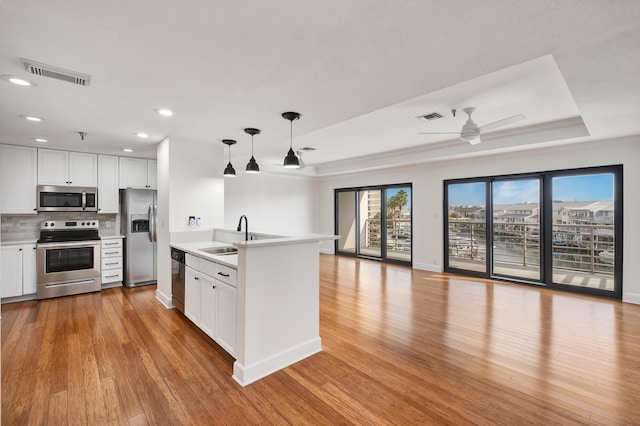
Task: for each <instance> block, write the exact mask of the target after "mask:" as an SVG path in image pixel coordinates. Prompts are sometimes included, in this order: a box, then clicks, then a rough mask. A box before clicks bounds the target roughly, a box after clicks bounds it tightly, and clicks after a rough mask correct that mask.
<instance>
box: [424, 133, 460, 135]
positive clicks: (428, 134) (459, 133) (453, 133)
mask: <svg viewBox="0 0 640 426" xmlns="http://www.w3.org/2000/svg"><path fill="white" fill-rule="evenodd" d="M418 134H419V135H459V134H460V132H420V133H418Z"/></svg>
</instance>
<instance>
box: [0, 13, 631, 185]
mask: <svg viewBox="0 0 640 426" xmlns="http://www.w3.org/2000/svg"><path fill="white" fill-rule="evenodd" d="M638 41H640V2H638V1H636V0H618V1H606V2H605V1H583V0H573V1H563V2H551V1H548V2H547V1H534V2H532V1H530V0H527V1H516V0H511V1H508V2H505V1H504V0H485V1H483V2H469V1H457V0H448V1H435V0H434V1H424V0H386V1H385V0H378V1H370V0H351V1H348V2H345V1H342V0H324V1H322V2H301V1H293V0H272V1H269V2H265V1H257V0H244V1H241V0H237V1H233V2H230V1H220V0H215V1H212V0H210V1H204V0H193V1H186V2H176V1H169V0H136V1H130V0H126V1H123V0H113V1H98V0H91V1H88V0H66V1H51V0H20V1H17V0H0V74H10V75H15V76H19V77H23V78H28V79H30V80H31V81H33V82H35V83H36V86H35V87H26V88H25V87H18V86H15V85H12V84H10V83H7V82H5V81H0V143H9V144H20V145H31V146H41V147H44V146H46V147H47V148H59V149H71V150H80V151H92V152H101V153H110V154H118V155H124V154H123V153H122V152H121V151H120V149H121V148H123V147H131V148H133V149H134V150H135V152H134V153H133V154H131V155H134V156H145V157H154V156H155V146H154V145H155V144H156V143H157V142H159V141H160V140H162V139H163V138H164V137H166V136H170V137H171V140H172V141H178V142H179V141H180V140H199V141H207V142H210V143H215V144H220V140H221V139H224V138H230V139H236V140H238V142H239V143H238V144H237V145H235V146H234V147H233V149H232V154H233V157H232V160H233V161H234V163H235V164H234V165H235V166H236V169H238V168H239V169H240V170H241V169H242V168H243V165H244V162H246V161H247V160H248V157H249V155H250V149H251V147H250V137H249V136H248V135H247V134H245V133H244V132H243V129H244V128H245V127H257V128H259V129H261V130H262V134H260V135H258V136H256V137H255V156H256V159H257V160H258V162H259V163H260V165H261V168H262V169H263V170H264V169H268V168H270V167H271V166H273V165H274V164H278V163H281V161H282V159H283V158H284V155H285V154H286V151H287V149H288V142H289V141H288V137H289V122H287V121H285V120H284V119H283V118H281V116H280V114H281V113H282V112H284V111H290V110H293V111H297V112H300V113H301V114H302V118H301V119H300V120H299V121H296V122H294V139H293V144H294V149H296V148H297V149H299V148H300V147H303V146H312V147H314V148H316V149H317V150H316V151H314V152H309V153H305V154H304V160H305V163H306V164H307V165H313V166H316V167H315V169H313V170H315V171H316V172H318V173H320V174H329V173H336V172H340V171H344V170H349V169H350V167H351V166H350V165H353V164H356V163H358V161H362V159H363V158H365V159H366V158H371V159H375V160H376V161H377V162H378V164H379V165H384V164H392V163H394V162H396V163H398V162H400V163H401V162H404V161H406V156H405V157H402V156H400V155H399V154H401V153H411V156H412V157H413V158H421V159H426V158H430V159H433V158H436V157H443V158H444V157H446V156H450V155H452V154H455V155H464V154H466V155H473V154H474V152H476V151H485V153H486V151H487V150H491V149H493V148H496V149H497V148H500V149H504V148H508V147H510V148H512V149H516V148H517V149H524V148H526V146H527V145H529V144H535V143H538V142H540V141H548V140H549V136H548V133H549V132H548V131H547V130H548V129H549V128H550V127H551V128H554V129H558V130H557V134H558V135H560V136H558V138H559V139H560V140H558V141H557V143H567V142H572V143H575V142H576V141H578V142H580V141H587V140H600V139H607V138H615V137H623V136H629V135H640V119H638V117H640V101H639V99H640V49H638V46H637V45H638ZM21 58H27V59H31V60H34V61H38V62H43V63H46V64H50V65H55V66H58V67H62V68H66V69H70V70H74V71H78V72H82V73H86V74H90V75H91V76H92V79H91V85H90V86H89V87H81V86H76V85H73V84H70V83H66V82H61V81H58V80H52V79H49V78H44V77H38V76H33V75H29V74H28V73H27V72H26V71H25V70H24V67H23V66H22V62H21ZM467 106H474V107H476V108H477V111H476V113H475V114H474V120H475V121H476V122H477V123H478V124H480V125H482V124H485V123H488V122H492V121H495V120H499V119H502V118H505V117H508V116H511V115H515V114H525V115H526V117H527V119H526V120H523V121H520V122H518V123H515V124H513V125H512V126H509V127H508V128H505V129H502V130H500V131H498V132H496V133H495V134H488V135H484V137H483V143H482V144H480V145H477V146H471V145H468V144H465V143H462V142H459V141H456V140H455V136H453V137H452V135H442V136H433V135H418V133H419V132H429V131H457V130H459V129H460V128H461V127H462V124H464V121H465V115H464V114H463V113H462V111H461V110H462V108H464V107H467ZM159 107H169V108H171V109H173V110H174V111H175V116H174V117H172V118H163V117H160V116H158V115H157V114H155V113H154V108H159ZM454 108H455V109H457V110H458V114H457V115H456V117H455V118H454V117H452V116H451V113H450V110H451V109H454ZM434 111H437V112H439V113H441V114H443V115H444V118H443V119H440V120H439V121H437V122H424V121H420V120H417V119H415V117H416V116H417V115H421V114H426V113H430V112H434ZM23 114H28V115H37V116H42V117H43V118H44V119H45V121H44V122H42V123H30V122H27V121H25V120H22V119H20V118H19V117H18V116H19V115H23ZM562 129H564V130H565V131H564V132H563V131H562ZM79 131H84V132H87V134H88V135H87V137H86V139H85V141H84V142H82V141H81V140H80V137H79V135H78V133H77V132H79ZM138 131H145V132H147V133H149V134H150V135H151V137H150V138H149V140H148V141H146V142H145V141H142V140H140V139H138V138H137V137H136V136H135V135H134V133H135V132H138ZM492 136H494V137H493V140H492ZM35 137H45V138H47V139H49V142H48V143H46V144H39V143H37V142H35V141H33V138H35ZM220 146H222V145H221V144H220ZM418 153H419V154H420V155H417V154H418ZM354 157H356V158H355V159H354ZM403 158H405V159H403ZM351 169H353V167H351ZM278 170H280V169H279V168H278ZM309 170H312V169H311V168H308V170H307V172H309Z"/></svg>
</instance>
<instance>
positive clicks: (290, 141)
mask: <svg viewBox="0 0 640 426" xmlns="http://www.w3.org/2000/svg"><path fill="white" fill-rule="evenodd" d="M290 125H291V127H290V129H289V149H293V120H291V121H290Z"/></svg>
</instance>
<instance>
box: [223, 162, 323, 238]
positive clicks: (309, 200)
mask: <svg viewBox="0 0 640 426" xmlns="http://www.w3.org/2000/svg"><path fill="white" fill-rule="evenodd" d="M317 188H318V185H317V182H316V181H315V180H314V179H312V178H307V177H287V176H279V175H269V174H266V173H260V174H247V173H244V172H243V171H242V170H238V171H237V176H236V177H234V178H228V177H227V178H225V191H224V217H225V220H224V227H225V228H227V229H235V228H236V227H237V226H238V220H239V218H240V216H241V215H243V214H244V215H246V216H247V218H248V219H249V231H255V232H264V233H267V234H277V233H285V234H286V233H291V232H294V233H295V232H298V233H305V232H318V205H317ZM332 205H333V202H332Z"/></svg>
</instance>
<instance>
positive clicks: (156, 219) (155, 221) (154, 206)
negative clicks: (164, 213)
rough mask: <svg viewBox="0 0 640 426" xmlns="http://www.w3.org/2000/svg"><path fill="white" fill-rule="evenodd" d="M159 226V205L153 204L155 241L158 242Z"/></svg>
mask: <svg viewBox="0 0 640 426" xmlns="http://www.w3.org/2000/svg"><path fill="white" fill-rule="evenodd" d="M157 226H158V206H157V205H155V204H154V205H153V242H154V243H156V242H158V234H157V230H156V228H157Z"/></svg>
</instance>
